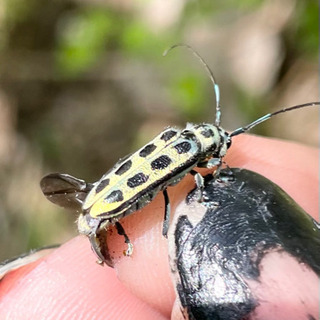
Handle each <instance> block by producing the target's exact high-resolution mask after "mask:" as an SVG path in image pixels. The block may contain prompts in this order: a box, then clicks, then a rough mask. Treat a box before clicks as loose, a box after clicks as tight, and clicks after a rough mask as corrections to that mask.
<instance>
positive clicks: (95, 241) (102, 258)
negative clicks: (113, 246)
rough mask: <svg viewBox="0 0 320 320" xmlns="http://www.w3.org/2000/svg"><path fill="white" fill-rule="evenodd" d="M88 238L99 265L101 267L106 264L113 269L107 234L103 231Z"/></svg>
mask: <svg viewBox="0 0 320 320" xmlns="http://www.w3.org/2000/svg"><path fill="white" fill-rule="evenodd" d="M88 237H89V240H90V243H91V249H92V251H93V252H94V253H95V255H96V256H97V257H98V261H97V263H98V264H100V265H103V263H105V264H107V265H108V266H109V267H111V268H113V261H112V259H111V257H110V254H109V249H108V245H107V232H106V231H105V230H102V231H100V232H99V233H97V234H95V233H92V234H90V235H89V236H88Z"/></svg>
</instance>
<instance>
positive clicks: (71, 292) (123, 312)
mask: <svg viewBox="0 0 320 320" xmlns="http://www.w3.org/2000/svg"><path fill="white" fill-rule="evenodd" d="M1 289H2V284H1ZM17 301H18V302H19V303H18V304H17ZM124 305H125V306H126V308H123V306H124ZM0 306H1V307H0V318H1V319H2V318H6V317H7V318H8V317H9V318H10V319H36V318H37V317H38V316H39V315H41V317H42V318H45V319H48V318H53V319H55V318H61V316H62V314H63V318H64V319H70V318H73V317H77V318H80V317H81V319H92V318H97V319H99V318H101V319H104V318H108V317H110V315H111V318H112V315H113V318H117V319H127V318H128V317H129V314H132V312H135V313H137V314H140V315H141V319H151V318H153V317H154V318H155V319H158V318H162V315H161V314H160V313H159V312H157V311H156V310H154V309H153V308H151V307H149V306H148V305H147V304H146V303H144V302H142V301H141V300H139V299H137V298H136V297H135V296H134V295H132V294H131V293H130V292H129V291H128V290H127V289H126V288H125V287H124V286H123V285H122V284H121V283H120V281H119V280H118V279H117V277H116V273H115V271H114V270H113V269H111V268H107V267H101V266H99V265H98V264H96V263H95V257H94V255H93V253H92V252H91V250H90V245H89V242H88V240H87V239H86V238H85V237H82V236H79V237H76V238H74V239H72V240H71V241H69V242H67V243H66V244H64V245H63V246H61V247H60V248H59V249H57V250H55V251H54V252H52V253H51V254H50V255H48V256H47V257H45V258H43V259H42V260H41V261H39V262H38V263H37V264H34V265H33V266H32V268H30V266H29V271H28V272H27V273H21V276H20V278H19V279H18V281H15V283H14V285H13V286H11V288H10V290H9V291H7V292H6V294H5V295H4V296H3V297H2V299H1V302H0ZM146 315H147V316H146Z"/></svg>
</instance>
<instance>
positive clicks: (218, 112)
mask: <svg viewBox="0 0 320 320" xmlns="http://www.w3.org/2000/svg"><path fill="white" fill-rule="evenodd" d="M177 47H185V48H187V49H189V50H190V51H191V52H192V53H193V54H194V55H195V56H196V57H197V58H198V59H199V60H200V62H201V63H202V65H203V66H204V67H205V69H206V71H207V73H208V75H209V77H210V80H211V82H212V84H213V89H214V95H215V97H216V120H215V125H216V126H217V127H219V126H220V122H221V110H220V89H219V86H218V84H217V81H216V80H215V78H214V76H213V72H212V71H211V69H210V68H209V66H208V65H207V63H206V62H205V61H204V60H203V58H202V57H201V56H200V54H199V53H198V52H197V51H195V50H194V49H193V48H192V47H190V46H189V45H187V44H183V43H182V44H175V45H173V46H171V47H170V48H169V49H167V50H165V52H164V53H163V56H164V57H165V56H166V55H167V54H168V53H169V52H170V51H171V50H172V49H174V48H177Z"/></svg>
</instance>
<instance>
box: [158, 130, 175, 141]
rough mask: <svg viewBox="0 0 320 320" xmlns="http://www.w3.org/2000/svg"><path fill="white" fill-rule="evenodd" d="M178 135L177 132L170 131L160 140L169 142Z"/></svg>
mask: <svg viewBox="0 0 320 320" xmlns="http://www.w3.org/2000/svg"><path fill="white" fill-rule="evenodd" d="M176 134H177V131H174V130H170V131H167V132H165V133H164V134H163V135H162V136H161V137H160V139H161V140H164V141H168V140H170V139H171V138H173V137H174V136H175V135H176Z"/></svg>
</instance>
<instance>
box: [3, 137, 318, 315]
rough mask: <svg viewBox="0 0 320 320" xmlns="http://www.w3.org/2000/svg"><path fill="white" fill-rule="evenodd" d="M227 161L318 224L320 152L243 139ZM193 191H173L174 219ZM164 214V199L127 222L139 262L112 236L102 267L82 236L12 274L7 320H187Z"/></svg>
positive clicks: (182, 187) (7, 284)
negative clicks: (268, 184) (268, 183)
mask: <svg viewBox="0 0 320 320" xmlns="http://www.w3.org/2000/svg"><path fill="white" fill-rule="evenodd" d="M225 161H226V162H227V163H228V165H229V166H230V167H241V168H246V169H249V170H252V171H256V172H258V173H260V174H262V175H263V176H265V177H267V178H269V179H270V180H272V181H274V182H275V183H276V184H278V185H279V186H280V187H281V188H283V189H284V190H285V191H286V192H287V193H288V194H289V195H290V196H291V197H292V198H294V199H295V201H296V202H297V203H298V204H299V205H300V206H301V207H302V208H304V209H305V211H306V212H308V213H309V214H310V215H312V216H313V217H314V218H315V219H316V218H317V208H318V177H319V174H318V150H315V149H312V148H309V147H305V146H301V145H297V144H293V143H288V142H283V141H279V140H272V139H266V138H260V137H255V136H251V135H242V136H239V137H236V138H234V144H233V146H232V147H231V149H230V150H229V154H228V156H227V157H226V158H225ZM201 172H202V173H203V174H205V173H207V171H206V170H201ZM193 187H194V181H193V178H192V177H189V176H187V177H186V178H185V179H183V181H181V182H180V183H179V184H178V185H177V186H175V187H172V188H171V187H170V188H168V191H169V197H170V201H171V206H172V212H174V210H175V207H176V206H177V204H178V203H179V202H180V201H183V200H184V198H185V196H186V194H187V193H188V192H189V191H190V190H191V189H192V188H193ZM163 214H164V204H163V197H162V196H161V195H158V196H157V197H156V199H155V200H154V201H152V203H151V204H150V205H148V206H146V207H145V208H144V209H143V210H141V211H140V212H137V213H134V214H132V215H130V216H128V217H127V218H125V219H124V220H122V225H123V227H124V228H125V230H126V232H127V234H128V235H129V237H130V240H131V242H132V243H133V245H134V252H133V255H132V256H131V257H124V256H123V254H122V252H123V250H124V249H125V248H126V247H125V244H124V243H123V237H119V236H118V235H117V232H116V231H115V230H114V229H112V230H111V231H110V232H111V234H110V235H109V236H108V244H109V248H111V252H113V251H114V253H113V256H114V259H115V268H114V269H110V268H107V267H103V268H102V267H101V266H99V265H97V264H96V263H95V256H94V254H93V253H92V252H91V249H90V245H89V241H88V240H87V239H86V238H85V237H82V236H79V237H76V238H75V239H73V240H71V241H69V242H68V243H66V244H64V245H63V246H61V247H60V248H59V249H56V250H54V251H53V252H52V253H51V254H49V255H48V256H46V257H44V258H41V259H40V260H38V261H36V262H33V263H32V264H30V265H26V266H24V267H22V268H20V269H17V270H15V271H12V272H11V273H9V274H7V275H6V276H5V278H4V279H2V281H1V283H0V319H40V318H41V319H48V318H52V319H57V318H61V319H72V318H75V319H169V318H170V316H171V313H172V319H181V315H180V314H179V310H178V308H176V307H175V308H174V310H173V305H174V301H175V293H174V289H173V285H172V282H171V278H170V268H169V264H168V250H167V240H166V239H165V238H164V237H162V235H161V231H162V222H163ZM172 310H173V312H172Z"/></svg>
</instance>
